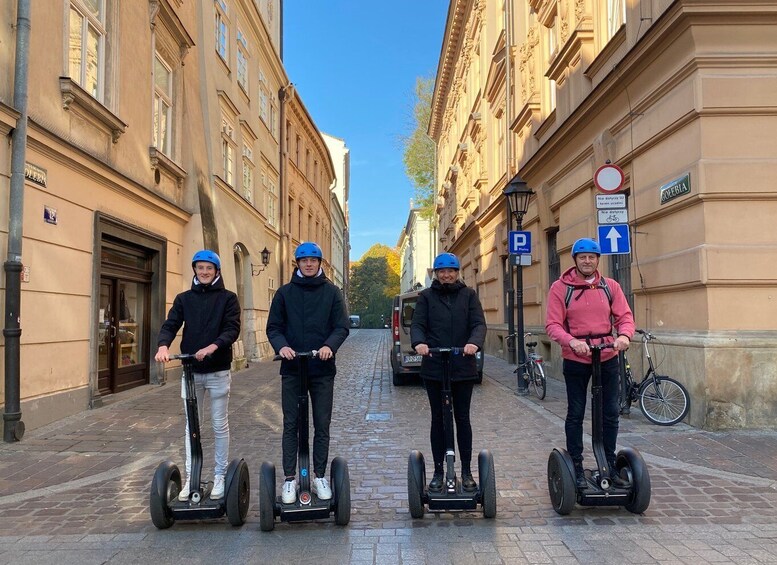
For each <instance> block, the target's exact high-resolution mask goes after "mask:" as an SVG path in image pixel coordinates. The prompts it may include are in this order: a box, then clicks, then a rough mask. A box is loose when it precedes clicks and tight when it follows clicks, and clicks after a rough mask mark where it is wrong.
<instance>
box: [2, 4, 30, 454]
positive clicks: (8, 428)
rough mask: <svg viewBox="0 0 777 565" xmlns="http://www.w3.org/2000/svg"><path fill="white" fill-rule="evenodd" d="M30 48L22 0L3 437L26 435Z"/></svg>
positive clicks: (19, 8)
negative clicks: (23, 349)
mask: <svg viewBox="0 0 777 565" xmlns="http://www.w3.org/2000/svg"><path fill="white" fill-rule="evenodd" d="M29 50H30V0H18V5H17V12H16V62H15V65H14V87H13V103H14V107H15V108H16V110H17V111H18V112H19V119H18V120H17V122H16V128H15V129H14V131H13V135H12V137H11V143H12V144H13V147H12V149H11V187H10V197H9V199H8V200H9V203H8V204H9V205H8V254H7V259H6V261H5V263H4V264H3V267H4V268H5V327H4V328H3V337H4V338H5V408H4V412H3V440H4V441H6V442H9V443H10V442H13V441H19V440H21V439H22V436H24V422H22V410H21V400H20V389H21V387H20V378H19V375H20V373H21V371H20V366H19V358H20V341H21V335H22V329H21V313H20V307H21V302H22V300H21V299H22V281H21V275H22V235H23V231H22V224H23V218H24V215H23V210H24V163H25V151H26V149H27V69H28V68H29V64H28V61H29Z"/></svg>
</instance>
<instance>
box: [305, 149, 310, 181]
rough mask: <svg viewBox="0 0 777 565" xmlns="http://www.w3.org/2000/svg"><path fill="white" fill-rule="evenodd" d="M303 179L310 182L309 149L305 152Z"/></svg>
mask: <svg viewBox="0 0 777 565" xmlns="http://www.w3.org/2000/svg"><path fill="white" fill-rule="evenodd" d="M305 178H306V179H308V182H310V149H306V150H305Z"/></svg>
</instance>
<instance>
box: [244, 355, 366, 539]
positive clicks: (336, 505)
mask: <svg viewBox="0 0 777 565" xmlns="http://www.w3.org/2000/svg"><path fill="white" fill-rule="evenodd" d="M317 354H318V352H317V351H302V352H300V351H297V353H296V356H297V358H298V359H299V364H300V370H299V379H300V395H299V397H298V400H297V402H298V405H299V419H298V421H297V430H298V434H299V436H298V437H299V441H298V442H297V443H298V446H297V456H298V466H299V476H300V482H299V495H298V496H297V500H296V501H294V503H292V504H284V503H283V500H282V499H281V497H280V496H276V494H275V465H273V464H272V463H271V462H269V461H265V462H264V463H262V468H261V471H260V474H259V527H260V528H261V530H262V531H263V532H269V531H272V529H273V528H274V527H275V517H276V516H279V517H280V519H281V522H299V521H302V520H316V519H320V518H328V517H329V515H330V514H332V513H334V516H335V524H337V525H338V526H345V525H347V524H348V522H349V521H350V520H351V484H350V479H349V476H348V463H347V462H346V460H345V459H344V458H342V457H335V458H334V459H332V464H331V465H330V484H331V487H332V498H331V499H330V500H321V499H319V498H318V497H317V496H316V495H315V494H314V493H313V491H312V489H311V488H310V487H311V479H312V477H311V472H312V469H311V467H310V445H309V441H308V435H309V432H308V419H309V414H308V361H309V360H310V358H311V357H315V356H316V355H317ZM281 359H283V358H282V357H281V356H280V355H276V356H275V357H274V358H273V360H274V361H280V360H281Z"/></svg>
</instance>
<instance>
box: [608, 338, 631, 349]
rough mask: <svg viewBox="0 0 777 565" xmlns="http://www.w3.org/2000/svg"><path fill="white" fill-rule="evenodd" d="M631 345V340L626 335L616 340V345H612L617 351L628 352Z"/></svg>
mask: <svg viewBox="0 0 777 565" xmlns="http://www.w3.org/2000/svg"><path fill="white" fill-rule="evenodd" d="M629 345H631V340H630V339H629V338H627V337H626V336H625V335H619V336H618V337H617V338H616V339H615V343H613V344H612V348H613V349H614V350H615V351H626V350H627V349H628V348H629Z"/></svg>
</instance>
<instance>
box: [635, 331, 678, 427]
mask: <svg viewBox="0 0 777 565" xmlns="http://www.w3.org/2000/svg"><path fill="white" fill-rule="evenodd" d="M637 333H638V334H639V335H640V336H641V338H642V346H643V348H644V350H645V357H646V358H647V361H648V370H647V372H646V373H645V376H644V377H643V379H642V381H640V382H638V383H637V382H634V376H633V374H632V372H631V365H629V362H628V359H626V357H625V355H624V358H623V360H624V367H623V372H622V375H621V376H622V379H621V382H620V385H621V396H620V398H621V409H620V413H621V414H628V413H629V412H630V409H631V405H632V404H634V403H635V402H638V403H639V409H640V410H642V413H643V414H644V415H645V418H647V419H648V420H650V421H651V422H652V423H654V424H657V425H659V426H673V425H674V424H676V423H677V422H680V421H682V420H683V418H685V417H686V416H687V415H688V412H689V411H690V409H691V397H690V395H689V394H688V391H687V390H686V388H685V387H684V386H683V385H682V384H680V383H679V382H678V381H676V380H675V379H673V378H671V377H668V376H666V375H659V374H658V373H657V372H656V366H655V365H654V364H653V358H652V357H651V356H650V348H649V347H648V343H649V342H651V341H653V340H656V339H657V338H656V337H655V336H654V335H653V334H651V333H650V332H647V331H645V330H637Z"/></svg>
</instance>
